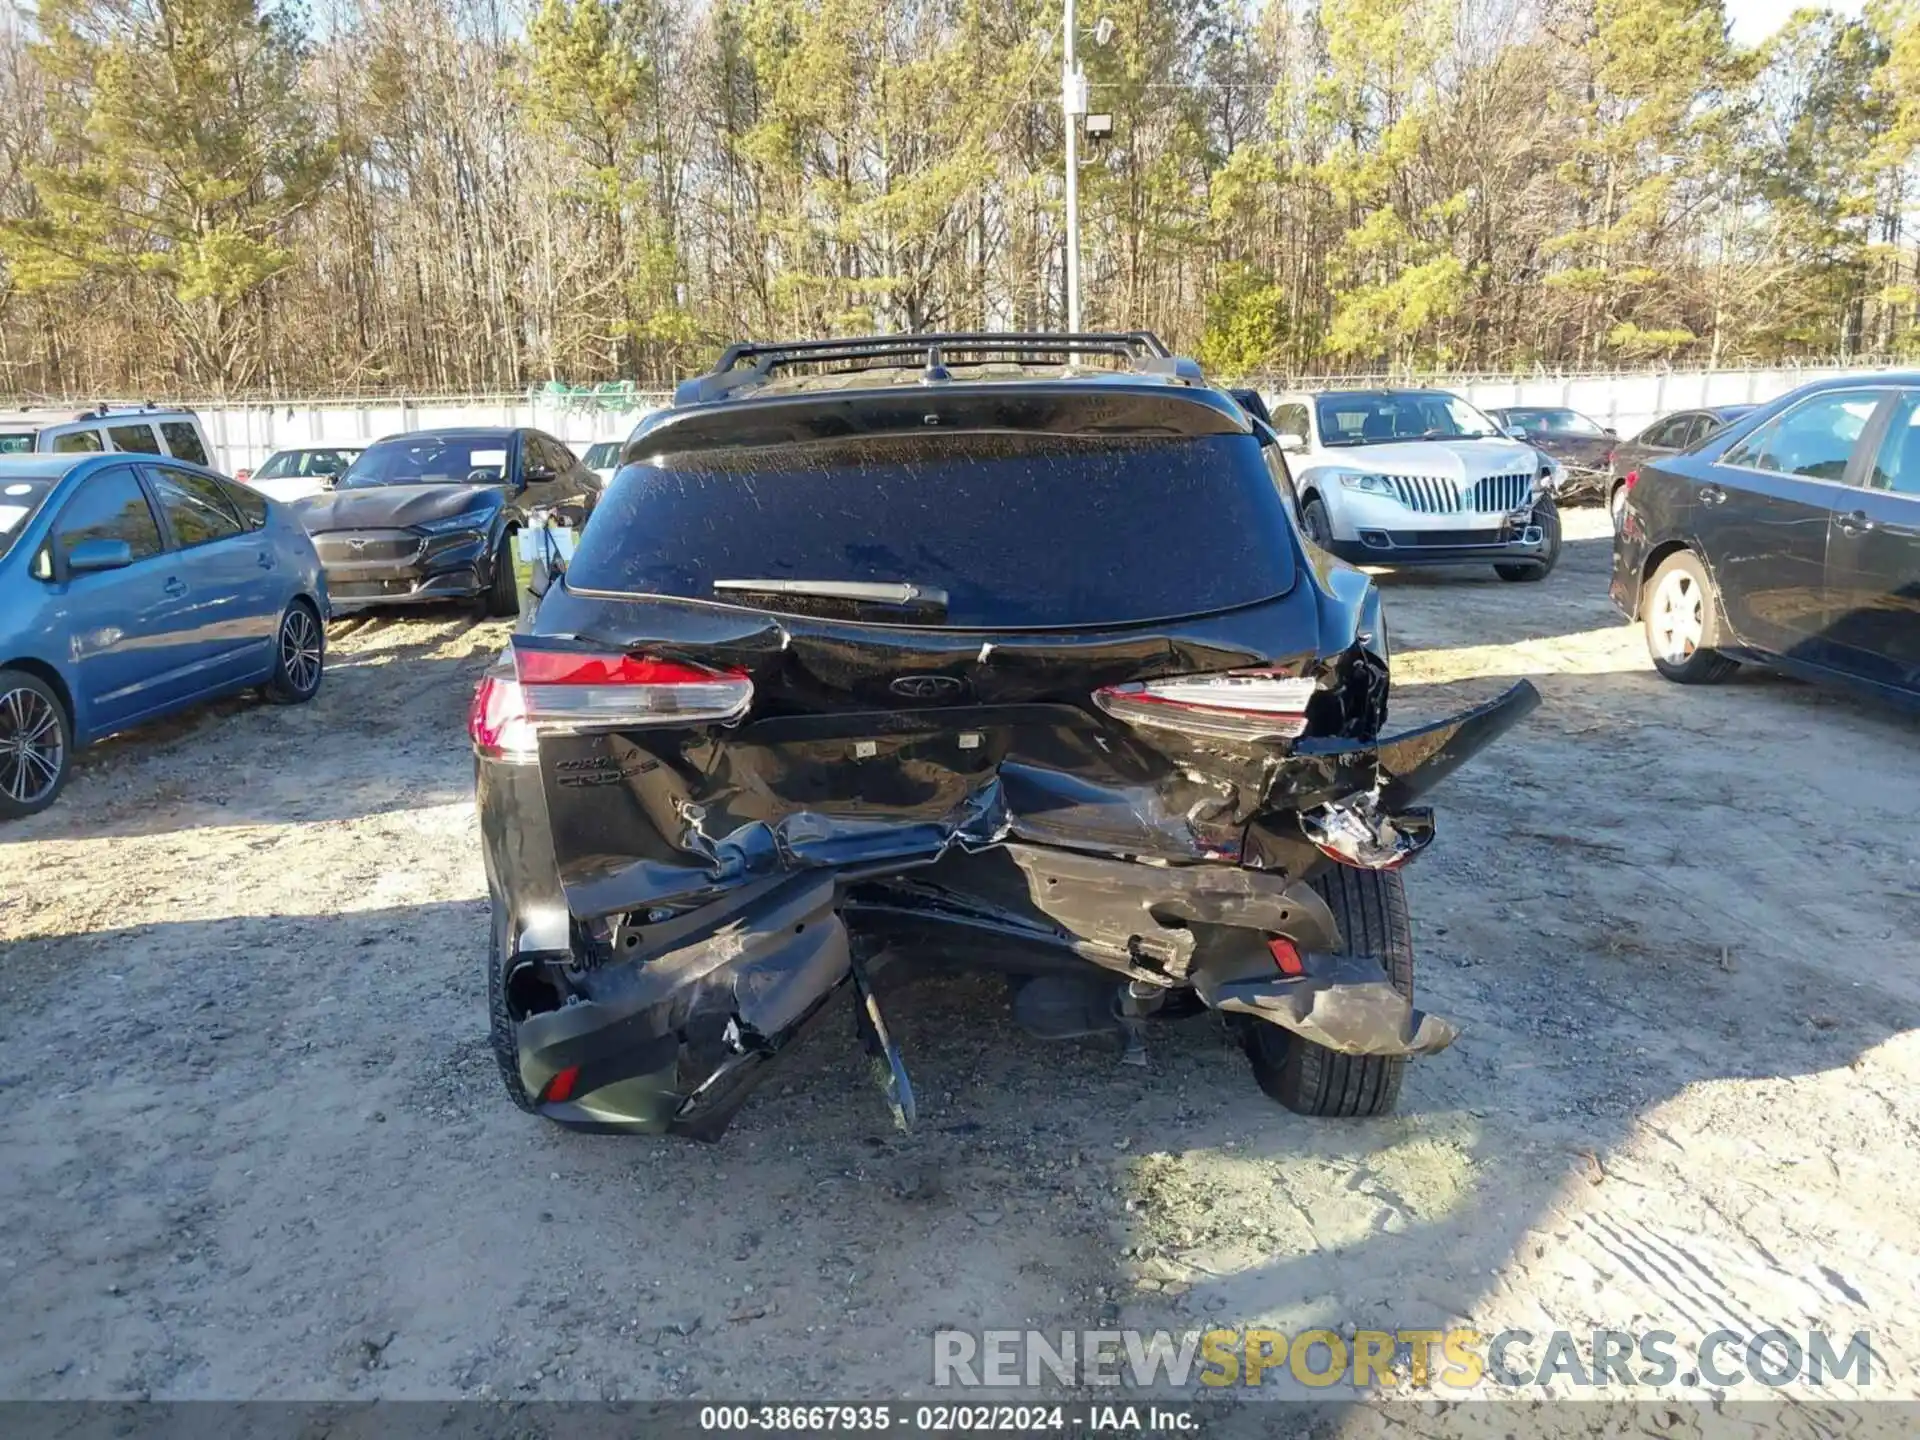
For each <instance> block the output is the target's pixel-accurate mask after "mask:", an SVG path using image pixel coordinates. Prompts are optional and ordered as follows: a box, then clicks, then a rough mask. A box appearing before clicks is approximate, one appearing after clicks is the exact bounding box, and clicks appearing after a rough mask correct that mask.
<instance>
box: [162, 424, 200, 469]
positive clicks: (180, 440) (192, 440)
mask: <svg viewBox="0 0 1920 1440" xmlns="http://www.w3.org/2000/svg"><path fill="white" fill-rule="evenodd" d="M160 434H161V437H162V438H163V439H165V441H166V442H167V451H168V453H169V454H171V455H172V456H173V458H174V459H176V460H185V461H187V462H188V463H190V464H193V465H207V464H211V463H212V462H211V461H209V460H208V459H207V447H206V446H204V445H202V444H201V443H200V432H199V431H198V430H196V429H195V428H194V427H193V426H191V425H189V424H188V423H187V422H186V421H184V420H162V421H161V422H160Z"/></svg>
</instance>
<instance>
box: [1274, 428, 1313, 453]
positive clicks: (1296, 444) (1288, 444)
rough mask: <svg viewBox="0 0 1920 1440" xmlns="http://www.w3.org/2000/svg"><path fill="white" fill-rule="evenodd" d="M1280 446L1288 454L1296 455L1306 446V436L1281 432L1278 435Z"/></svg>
mask: <svg viewBox="0 0 1920 1440" xmlns="http://www.w3.org/2000/svg"><path fill="white" fill-rule="evenodd" d="M1280 448H1281V450H1283V451H1285V452H1286V453H1287V454H1289V455H1297V454H1299V453H1300V452H1301V451H1302V450H1305V449H1306V448H1307V437H1306V436H1304V435H1293V434H1288V433H1283V434H1282V435H1281V436H1280Z"/></svg>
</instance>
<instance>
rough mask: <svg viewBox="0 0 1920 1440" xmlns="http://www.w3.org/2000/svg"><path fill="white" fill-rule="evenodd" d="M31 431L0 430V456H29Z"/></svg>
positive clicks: (31, 438)
mask: <svg viewBox="0 0 1920 1440" xmlns="http://www.w3.org/2000/svg"><path fill="white" fill-rule="evenodd" d="M32 453H33V431H31V430H0V455H31V454H32Z"/></svg>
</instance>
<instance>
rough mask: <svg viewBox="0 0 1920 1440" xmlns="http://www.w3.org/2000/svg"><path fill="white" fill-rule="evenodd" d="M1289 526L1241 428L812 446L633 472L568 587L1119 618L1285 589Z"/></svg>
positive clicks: (1063, 621) (777, 606) (668, 461)
mask: <svg viewBox="0 0 1920 1440" xmlns="http://www.w3.org/2000/svg"><path fill="white" fill-rule="evenodd" d="M1289 525H1290V522H1289V521H1288V518H1287V513H1286V510H1285V508H1284V503H1283V501H1282V500H1281V497H1280V494H1279V492H1278V491H1277V490H1276V489H1275V487H1274V482H1273V478H1272V475H1271V473H1270V472H1269V471H1268V469H1267V467H1266V464H1265V462H1264V461H1263V459H1262V457H1261V454H1260V448H1259V443H1258V442H1257V441H1256V440H1254V439H1253V438H1252V437H1251V436H1245V435H1213V436H1206V437H1202V438H1178V439H1160V438H1154V439H1141V438H1134V437H1129V438H1125V439H1120V438H1086V437H1080V436H1072V437H1067V436H1056V435H1036V434H1008V433H998V434H960V435H956V434H947V435H940V436H921V435H908V436H887V437H867V438H864V439H860V440H821V441H812V442H807V443H803V444H793V445H784V446H779V447H769V448H765V449H746V448H740V449H728V450H711V451H703V452H696V453H688V454H680V455H667V456H662V457H659V458H657V459H655V460H653V461H650V462H648V463H645V464H640V465H633V466H629V467H627V468H626V469H625V470H623V471H621V472H620V474H619V475H618V476H616V477H615V479H614V481H613V484H612V485H611V486H610V487H609V489H608V491H607V494H606V495H605V496H604V497H603V498H602V499H601V501H600V504H599V507H598V508H597V509H596V510H595V512H594V515H593V519H592V521H591V523H590V524H589V525H588V526H587V528H586V530H585V532H584V533H583V534H582V536H581V539H580V548H579V551H578V553H577V554H576V555H575V556H574V559H573V563H572V564H571V565H570V566H569V567H568V570H567V584H568V587H569V588H571V589H575V590H583V591H599V592H603V593H614V594H651V595H676V596H684V597H687V598H691V599H700V600H714V599H719V600H722V601H726V600H729V599H730V598H731V599H732V600H734V601H735V602H736V603H750V604H752V605H753V606H754V607H755V608H761V609H767V610H773V611H787V612H793V611H794V610H795V606H794V605H793V604H792V603H791V602H789V601H786V600H784V599H783V598H782V597H779V596H776V595H771V594H769V595H766V596H764V597H755V598H753V599H752V600H750V601H747V600H744V599H742V597H739V596H737V595H735V596H732V597H730V596H729V594H728V593H727V591H726V590H725V589H722V590H721V591H718V592H716V590H715V587H714V582H716V581H727V580H733V581H740V580H800V581H813V582H856V583H876V582H878V583H883V584H895V585H897V584H908V585H914V586H919V587H922V588H931V589H937V590H941V591H944V592H946V596H947V603H946V610H945V614H944V616H941V617H938V618H932V617H929V618H926V619H921V618H917V617H914V616H904V615H903V617H902V619H901V620H900V622H899V623H902V624H927V623H933V624H944V625H947V626H951V627H955V628H962V629H1000V628H1006V627H1017V628H1030V627H1045V626H1099V625H1109V624H1131V623H1137V622H1141V621H1146V620H1155V619H1162V618H1169V617H1173V616H1181V615H1197V614H1204V613H1206V612H1208V611H1213V610H1224V609H1229V608H1231V607H1233V606H1236V605H1247V604H1252V603H1254V602H1256V601H1259V600H1265V599H1269V598H1271V597H1273V596H1275V595H1279V594H1283V593H1285V592H1286V591H1287V590H1289V589H1291V588H1292V585H1293V578H1294V576H1293V544H1292V538H1291V535H1290V533H1289ZM813 613H818V612H817V611H815V612H813Z"/></svg>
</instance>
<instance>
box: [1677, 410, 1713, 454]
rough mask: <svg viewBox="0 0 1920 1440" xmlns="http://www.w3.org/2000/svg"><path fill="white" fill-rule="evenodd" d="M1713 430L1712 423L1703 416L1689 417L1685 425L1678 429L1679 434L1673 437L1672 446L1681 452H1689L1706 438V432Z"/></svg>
mask: <svg viewBox="0 0 1920 1440" xmlns="http://www.w3.org/2000/svg"><path fill="white" fill-rule="evenodd" d="M1711 429H1713V421H1712V420H1711V419H1710V418H1708V417H1707V416H1705V415H1689V416H1688V417H1687V419H1686V423H1685V424H1684V425H1683V426H1681V427H1680V433H1679V434H1678V435H1676V436H1675V437H1674V441H1673V443H1674V445H1675V446H1676V447H1677V448H1679V449H1681V450H1691V449H1692V448H1693V447H1694V446H1696V445H1698V444H1699V443H1700V442H1701V441H1702V440H1704V439H1706V438H1707V432H1708V431H1709V430H1711Z"/></svg>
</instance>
